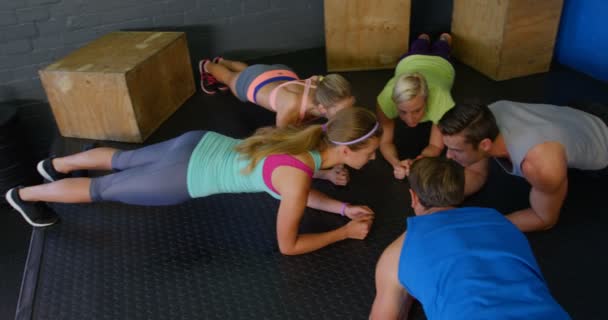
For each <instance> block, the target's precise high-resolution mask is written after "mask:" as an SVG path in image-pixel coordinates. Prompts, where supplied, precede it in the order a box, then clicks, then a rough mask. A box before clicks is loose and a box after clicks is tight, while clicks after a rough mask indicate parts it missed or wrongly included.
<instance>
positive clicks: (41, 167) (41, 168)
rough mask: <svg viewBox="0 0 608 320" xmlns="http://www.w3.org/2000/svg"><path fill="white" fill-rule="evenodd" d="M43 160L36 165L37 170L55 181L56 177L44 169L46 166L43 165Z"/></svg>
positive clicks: (47, 178)
mask: <svg viewBox="0 0 608 320" xmlns="http://www.w3.org/2000/svg"><path fill="white" fill-rule="evenodd" d="M43 162H44V160H40V162H38V164H37V165H36V171H38V173H39V174H40V175H41V176H42V177H43V178H45V179H46V180H48V181H51V182H53V181H55V179H53V178H52V177H51V175H50V174H49V173H48V172H46V171H45V170H44V166H43V165H42V163H43Z"/></svg>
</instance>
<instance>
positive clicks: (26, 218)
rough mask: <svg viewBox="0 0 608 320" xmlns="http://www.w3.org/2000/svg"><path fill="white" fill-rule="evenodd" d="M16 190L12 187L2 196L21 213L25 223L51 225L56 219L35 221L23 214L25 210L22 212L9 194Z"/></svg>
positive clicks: (36, 225)
mask: <svg viewBox="0 0 608 320" xmlns="http://www.w3.org/2000/svg"><path fill="white" fill-rule="evenodd" d="M15 191H17V189H15V188H13V189H10V190H9V191H8V192H7V193H6V195H5V196H4V198H5V199H6V202H8V203H9V204H10V205H11V207H13V209H15V210H16V211H17V212H19V213H20V214H21V216H22V217H23V219H25V221H27V223H29V224H30V225H31V226H34V227H48V226H51V225H53V224H55V222H57V221H53V222H49V223H36V222H34V221H32V220H30V218H29V217H28V216H27V215H26V214H25V212H23V209H21V207H20V206H18V205H17V204H16V203H15V201H13V197H11V196H10V195H11V194H12V192H15Z"/></svg>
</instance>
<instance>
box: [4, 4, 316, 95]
mask: <svg viewBox="0 0 608 320" xmlns="http://www.w3.org/2000/svg"><path fill="white" fill-rule="evenodd" d="M150 29H153V30H171V31H174V30H180V31H186V33H187V37H188V43H189V46H190V52H191V55H192V60H193V62H194V61H197V60H198V59H199V58H201V57H203V56H213V55H218V54H223V55H225V56H230V57H232V58H239V59H246V58H254V57H260V56H265V55H270V54H277V53H282V52H289V51H294V50H299V49H306V48H314V47H321V46H323V45H324V30H323V0H0V101H9V100H16V99H36V100H46V95H45V93H44V90H43V89H42V85H41V83H40V79H39V77H38V70H39V69H41V68H44V67H45V66H47V65H49V64H51V63H52V62H54V61H56V60H59V59H61V58H62V57H64V56H66V55H67V54H69V53H70V52H71V51H73V50H75V49H77V48H79V47H81V46H83V45H85V44H87V43H88V42H90V41H92V40H94V39H96V38H98V37H100V36H102V35H104V34H106V33H108V32H112V31H117V30H150Z"/></svg>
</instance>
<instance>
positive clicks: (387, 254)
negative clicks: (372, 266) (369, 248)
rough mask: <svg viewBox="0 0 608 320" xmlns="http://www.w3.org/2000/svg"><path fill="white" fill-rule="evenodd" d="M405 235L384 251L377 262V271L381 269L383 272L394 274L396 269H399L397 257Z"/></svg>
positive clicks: (399, 254)
mask: <svg viewBox="0 0 608 320" xmlns="http://www.w3.org/2000/svg"><path fill="white" fill-rule="evenodd" d="M405 234H406V233H405V232H404V233H403V234H402V235H401V236H399V237H398V238H397V239H395V240H394V241H393V242H392V243H391V244H390V245H388V247H386V249H384V252H383V253H382V256H381V258H380V261H379V262H378V269H382V271H383V272H390V271H393V272H394V273H395V274H396V272H397V269H398V268H399V257H400V256H401V251H402V249H403V242H404V240H405ZM393 272H391V273H393Z"/></svg>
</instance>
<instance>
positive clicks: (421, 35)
mask: <svg viewBox="0 0 608 320" xmlns="http://www.w3.org/2000/svg"><path fill="white" fill-rule="evenodd" d="M418 39H424V40H426V41H431V37H430V36H429V35H428V34H426V33H421V34H420V35H419V36H418Z"/></svg>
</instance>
